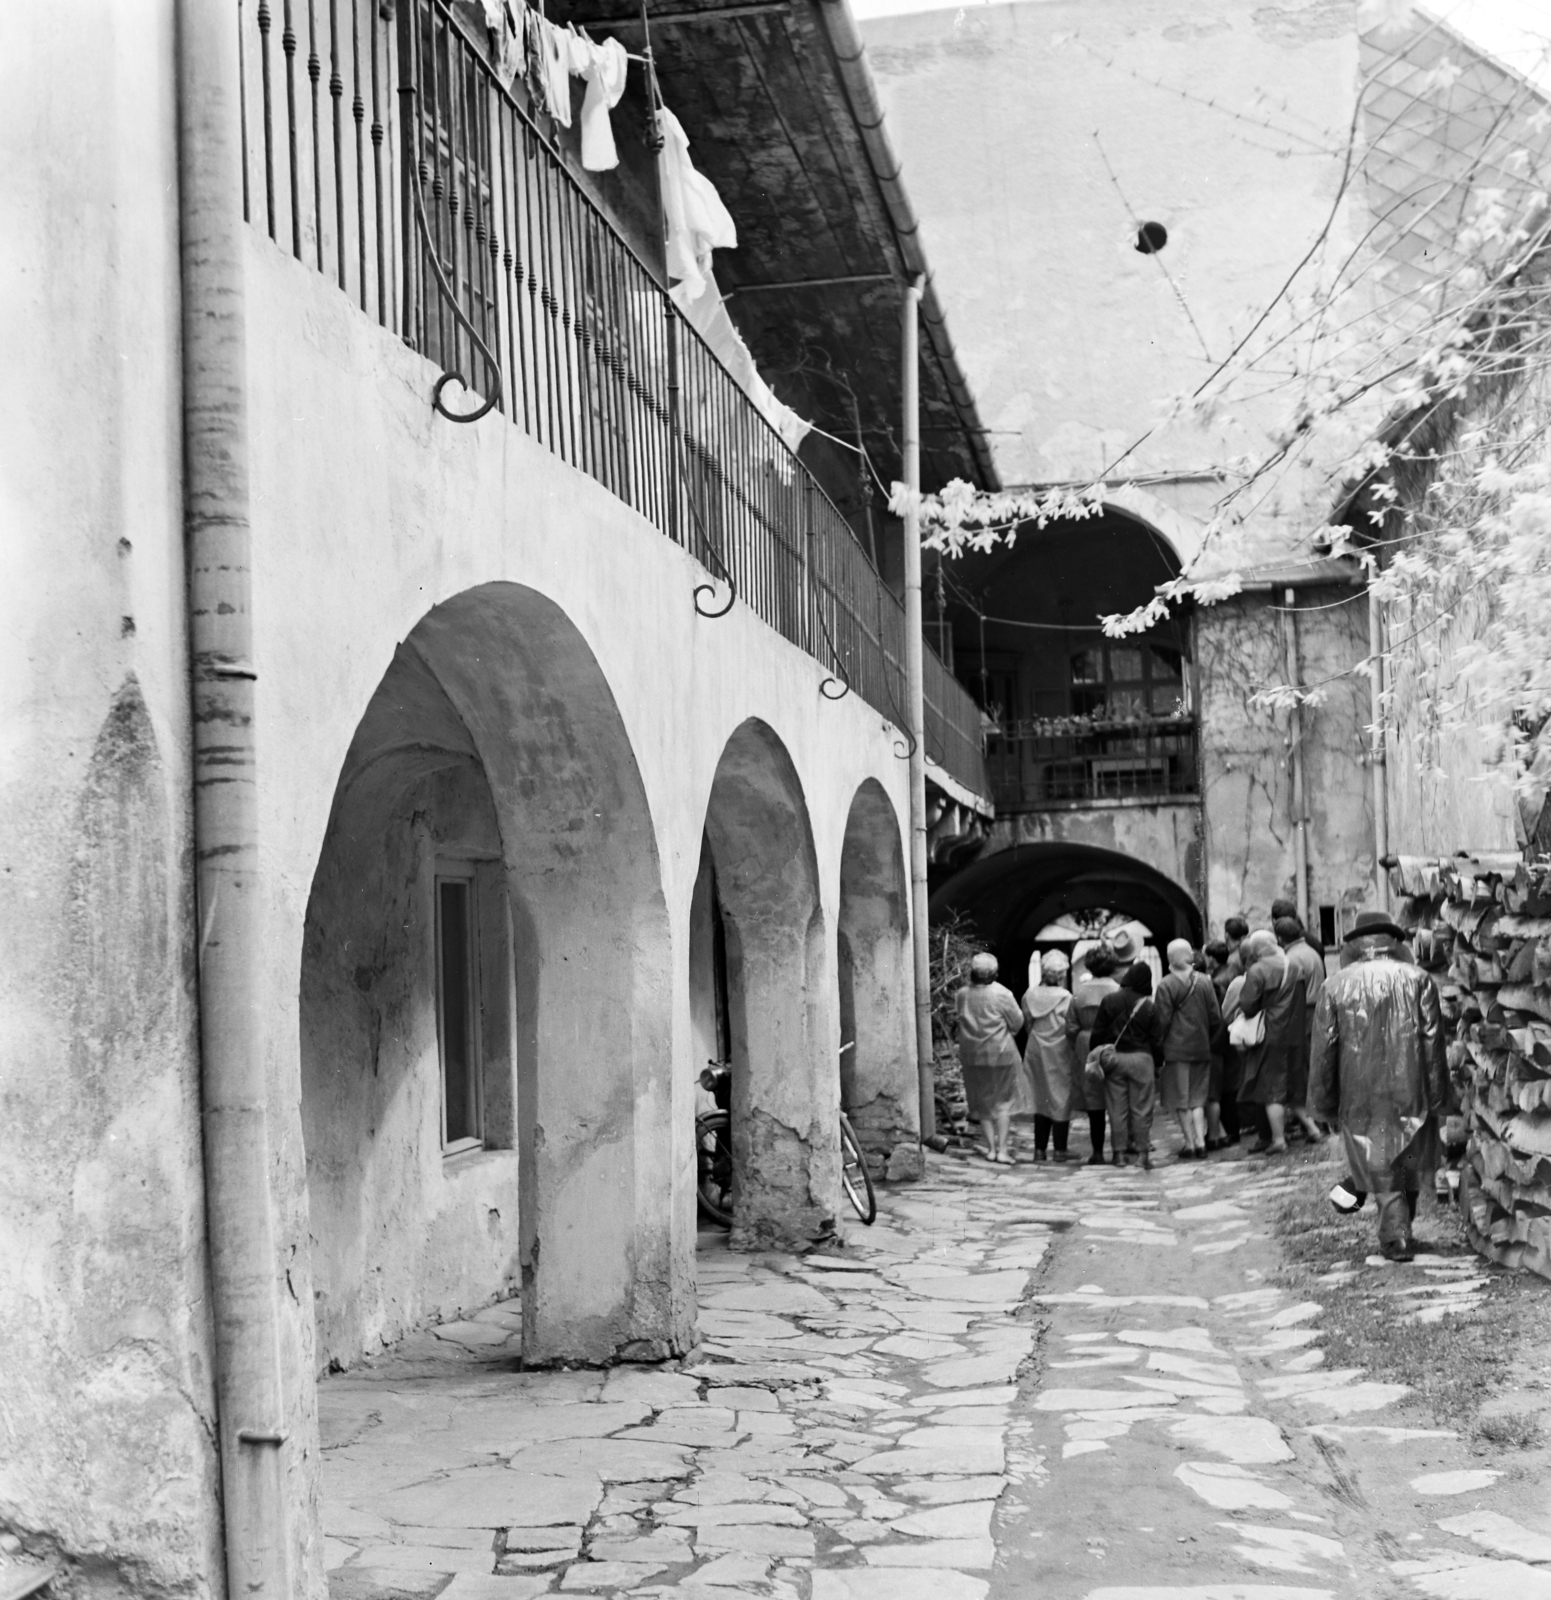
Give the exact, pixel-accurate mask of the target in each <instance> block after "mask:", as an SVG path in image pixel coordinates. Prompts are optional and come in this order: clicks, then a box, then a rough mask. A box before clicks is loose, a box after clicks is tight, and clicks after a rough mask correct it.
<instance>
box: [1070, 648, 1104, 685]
mask: <svg viewBox="0 0 1551 1600" xmlns="http://www.w3.org/2000/svg"><path fill="white" fill-rule="evenodd" d="M1103 681H1104V651H1103V649H1102V648H1100V649H1096V650H1079V651H1078V652H1077V653H1076V655H1074V656H1073V657H1072V682H1073V683H1103Z"/></svg>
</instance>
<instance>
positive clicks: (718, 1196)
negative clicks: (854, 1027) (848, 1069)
mask: <svg viewBox="0 0 1551 1600" xmlns="http://www.w3.org/2000/svg"><path fill="white" fill-rule="evenodd" d="M852 1048H853V1046H852V1045H849V1044H847V1045H843V1046H842V1047H841V1051H840V1053H841V1054H842V1055H844V1054H845V1052H846V1051H847V1050H850V1049H852ZM700 1086H701V1088H703V1089H706V1090H708V1091H709V1092H710V1094H711V1096H712V1098H713V1099H714V1100H715V1102H716V1109H715V1110H714V1111H702V1112H701V1113H700V1115H699V1116H698V1117H696V1118H695V1189H696V1193H697V1195H698V1196H699V1201H700V1209H701V1210H702V1211H703V1212H704V1213H705V1214H706V1216H707V1217H709V1218H710V1219H711V1221H712V1222H714V1223H717V1224H718V1225H719V1226H720V1227H723V1228H730V1227H731V1226H732V1064H731V1063H730V1062H727V1061H712V1062H709V1063H708V1064H707V1065H706V1068H705V1070H704V1071H703V1072H702V1073H701V1074H700ZM840 1186H841V1188H842V1189H844V1190H845V1193H846V1199H848V1200H849V1201H850V1202H851V1206H852V1209H853V1210H854V1211H855V1212H856V1214H857V1216H859V1217H860V1218H861V1219H862V1221H863V1222H865V1223H868V1224H869V1225H870V1224H871V1223H872V1222H873V1220H874V1219H875V1218H876V1217H877V1215H878V1197H877V1194H876V1193H875V1192H874V1190H873V1186H872V1177H871V1175H870V1174H869V1172H868V1171H867V1160H866V1158H865V1157H864V1156H863V1154H862V1146H861V1142H860V1141H859V1140H858V1139H857V1137H856V1130H855V1129H854V1128H853V1127H852V1126H851V1119H850V1118H849V1117H848V1116H847V1115H846V1114H845V1112H844V1111H842V1112H841V1113H840Z"/></svg>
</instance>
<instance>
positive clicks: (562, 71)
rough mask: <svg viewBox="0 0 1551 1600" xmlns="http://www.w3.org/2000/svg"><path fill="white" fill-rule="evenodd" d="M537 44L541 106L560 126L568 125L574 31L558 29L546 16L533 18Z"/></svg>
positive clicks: (567, 126) (569, 119)
mask: <svg viewBox="0 0 1551 1600" xmlns="http://www.w3.org/2000/svg"><path fill="white" fill-rule="evenodd" d="M533 31H534V36H535V42H536V44H537V50H536V52H535V53H536V55H537V58H538V80H539V89H540V91H541V92H542V93H543V96H544V105H545V107H546V108H547V110H548V111H549V114H550V116H552V117H553V118H554V119H555V121H556V122H558V123H559V124H560V126H561V127H562V128H569V127H570V126H571V40H572V39H573V38H574V37H575V35H574V34H570V33H568V32H567V31H566V30H565V29H564V28H557V27H556V26H555V25H554V23H552V22H551V21H550V20H549V18H548V17H541V16H538V15H537V14H535V15H534V17H533Z"/></svg>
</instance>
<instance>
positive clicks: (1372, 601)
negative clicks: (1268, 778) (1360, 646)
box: [1368, 583, 1389, 912]
mask: <svg viewBox="0 0 1551 1600" xmlns="http://www.w3.org/2000/svg"><path fill="white" fill-rule="evenodd" d="M1368 657H1369V660H1370V662H1371V663H1372V664H1371V666H1370V668H1369V672H1368V693H1369V707H1370V710H1371V712H1372V716H1373V728H1372V732H1371V734H1370V735H1369V737H1370V740H1371V745H1370V750H1371V760H1370V765H1371V766H1372V769H1373V893H1374V904H1375V905H1376V906H1377V907H1378V909H1379V910H1380V911H1384V912H1387V911H1388V910H1389V870H1388V868H1387V867H1385V865H1384V860H1385V858H1386V857H1387V856H1388V855H1389V772H1388V756H1387V748H1386V737H1385V730H1384V697H1385V691H1386V689H1387V687H1388V685H1387V684H1386V682H1385V663H1384V605H1383V602H1382V601H1381V600H1380V599H1379V597H1378V595H1377V594H1375V593H1374V590H1373V585H1372V584H1371V583H1370V584H1369V586H1368Z"/></svg>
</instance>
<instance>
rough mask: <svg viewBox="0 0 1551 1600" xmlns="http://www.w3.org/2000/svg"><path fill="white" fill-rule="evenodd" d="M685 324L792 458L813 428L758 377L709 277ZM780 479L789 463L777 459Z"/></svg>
mask: <svg viewBox="0 0 1551 1600" xmlns="http://www.w3.org/2000/svg"><path fill="white" fill-rule="evenodd" d="M684 320H685V321H686V322H688V323H689V325H690V326H691V327H692V328H693V329H694V330H695V332H696V333H698V334H699V335H700V337H701V338H702V339H704V340H705V342H706V344H707V345H709V346H710V348H711V353H712V354H713V355H714V356H715V357H716V358H717V360H718V361H720V362H721V364H722V365H723V366H724V367H726V369H727V371H728V373H729V374H730V375H731V376H732V378H733V381H734V382H735V383H736V384H737V385H738V387H739V388H740V389H742V390H743V392H744V393H745V394H746V395H747V396H748V397H749V399H750V400H751V401H752V402H753V404H754V407H755V409H756V410H757V411H758V412H759V413H760V415H761V416H762V417H764V419H765V421H766V422H768V423H769V424H770V426H771V427H772V428H774V429H775V431H776V432H777V433H778V434H779V435H780V436H781V440H782V443H784V444H785V446H786V448H787V449H788V450H790V451H791V452H792V454H793V455H795V454H796V453H797V451H798V449H799V448H800V446H801V445H802V442H803V440H804V439H806V438H807V437H808V434H809V433H810V432H811V431H812V428H813V424H812V423H811V422H809V421H807V419H806V418H804V417H801V416H799V415H798V414H797V413H796V412H795V411H793V410H792V408H791V407H790V406H789V405H787V404H786V403H785V402H784V401H782V400H778V399H777V398H776V396H775V394H774V393H773V392H772V390H771V388H770V385H769V384H767V383H766V382H765V380H764V379H763V378H762V377H761V376H760V372H759V368H758V367H757V366H755V365H754V356H753V354H752V352H751V351H750V350H749V347H748V346H747V345H746V344H745V343H744V342H743V335H742V334H740V333H739V332H738V330H737V328H736V327H735V326H734V325H733V320H732V318H731V317H730V316H729V315H728V314H727V302H726V301H725V300H723V299H722V296H721V291H720V290H719V289H718V288H717V287H716V280H715V278H714V277H711V276H709V275H708V277H707V281H706V287H705V291H704V292H703V293H702V294H700V295H699V296H697V297H696V298H695V299H694V300H691V301H689V302H688V303H687V304H686V305H685V306H684ZM775 464H776V466H777V467H778V468H779V469H780V470H781V475H782V477H783V478H788V479H789V477H790V467H791V463H790V462H789V461H788V460H786V459H785V458H780V457H778V458H777V459H776V462H775Z"/></svg>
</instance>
